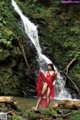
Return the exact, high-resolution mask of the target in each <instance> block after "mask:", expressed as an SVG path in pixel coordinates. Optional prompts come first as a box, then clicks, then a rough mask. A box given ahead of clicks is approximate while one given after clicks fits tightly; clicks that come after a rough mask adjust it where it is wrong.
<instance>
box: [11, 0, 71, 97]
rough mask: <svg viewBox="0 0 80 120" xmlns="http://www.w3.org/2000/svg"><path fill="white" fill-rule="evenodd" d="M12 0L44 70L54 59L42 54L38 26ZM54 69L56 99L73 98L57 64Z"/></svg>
mask: <svg viewBox="0 0 80 120" xmlns="http://www.w3.org/2000/svg"><path fill="white" fill-rule="evenodd" d="M11 2H12V5H13V7H14V10H15V11H16V12H17V13H18V14H19V16H20V18H21V20H22V22H23V26H24V30H25V33H26V34H27V36H28V37H29V38H30V40H31V41H32V43H33V44H34V46H35V48H36V50H37V53H38V56H39V57H38V60H39V64H40V70H42V71H44V70H45V66H46V65H47V64H48V63H52V61H51V60H50V59H48V58H47V57H46V56H45V55H44V54H42V50H41V47H40V44H39V38H38V30H37V26H36V25H34V24H33V23H32V22H31V21H30V20H29V19H28V17H26V16H24V15H23V13H22V11H21V10H20V8H19V7H18V5H17V4H16V2H15V1H14V0H11ZM54 69H55V71H56V72H57V80H56V85H55V99H71V95H70V93H68V91H67V90H66V89H65V81H64V80H63V78H62V76H61V75H60V73H59V71H58V70H57V68H56V67H55V65H54Z"/></svg>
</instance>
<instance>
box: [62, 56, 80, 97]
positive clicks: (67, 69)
mask: <svg viewBox="0 0 80 120" xmlns="http://www.w3.org/2000/svg"><path fill="white" fill-rule="evenodd" d="M76 60H77V59H76V57H75V58H73V59H72V60H71V61H70V63H69V64H68V65H67V67H66V68H65V69H64V74H65V75H66V77H67V78H68V79H69V80H70V81H71V82H72V83H73V84H74V86H75V88H76V90H77V91H78V93H79V95H80V90H79V88H78V87H77V85H76V84H75V82H73V80H72V79H71V78H70V77H69V75H68V72H69V68H70V66H71V65H72V64H73V63H74V62H75V61H76Z"/></svg>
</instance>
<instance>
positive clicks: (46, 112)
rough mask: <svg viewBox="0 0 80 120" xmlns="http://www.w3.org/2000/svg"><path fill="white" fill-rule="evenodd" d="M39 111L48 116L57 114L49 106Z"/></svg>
mask: <svg viewBox="0 0 80 120" xmlns="http://www.w3.org/2000/svg"><path fill="white" fill-rule="evenodd" d="M41 112H42V114H43V115H48V116H54V115H57V112H56V111H55V110H54V109H50V108H47V109H43V110H42V111H41Z"/></svg>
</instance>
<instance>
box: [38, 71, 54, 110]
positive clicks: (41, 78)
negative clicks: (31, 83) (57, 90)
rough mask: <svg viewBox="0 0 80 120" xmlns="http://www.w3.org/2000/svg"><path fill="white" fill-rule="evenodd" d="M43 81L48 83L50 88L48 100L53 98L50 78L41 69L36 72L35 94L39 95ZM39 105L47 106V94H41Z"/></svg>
mask: <svg viewBox="0 0 80 120" xmlns="http://www.w3.org/2000/svg"><path fill="white" fill-rule="evenodd" d="M44 82H46V83H47V84H48V87H49V88H50V100H53V98H54V86H53V83H52V80H51V81H49V80H48V79H47V78H46V77H45V76H44V74H43V73H42V72H41V71H40V72H39V74H38V80H37V84H36V91H37V95H38V97H40V96H41V93H42V88H43V83H44ZM40 106H41V107H43V108H46V107H47V96H46V94H45V95H44V96H43V98H42V100H41V102H40Z"/></svg>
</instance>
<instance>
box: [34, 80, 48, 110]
mask: <svg viewBox="0 0 80 120" xmlns="http://www.w3.org/2000/svg"><path fill="white" fill-rule="evenodd" d="M47 87H48V85H47V83H46V82H45V83H44V85H43V88H42V93H41V96H40V97H39V99H38V102H37V105H36V107H35V108H34V109H38V107H39V104H40V102H41V100H42V98H43V96H44V94H45V92H46V91H47Z"/></svg>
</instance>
